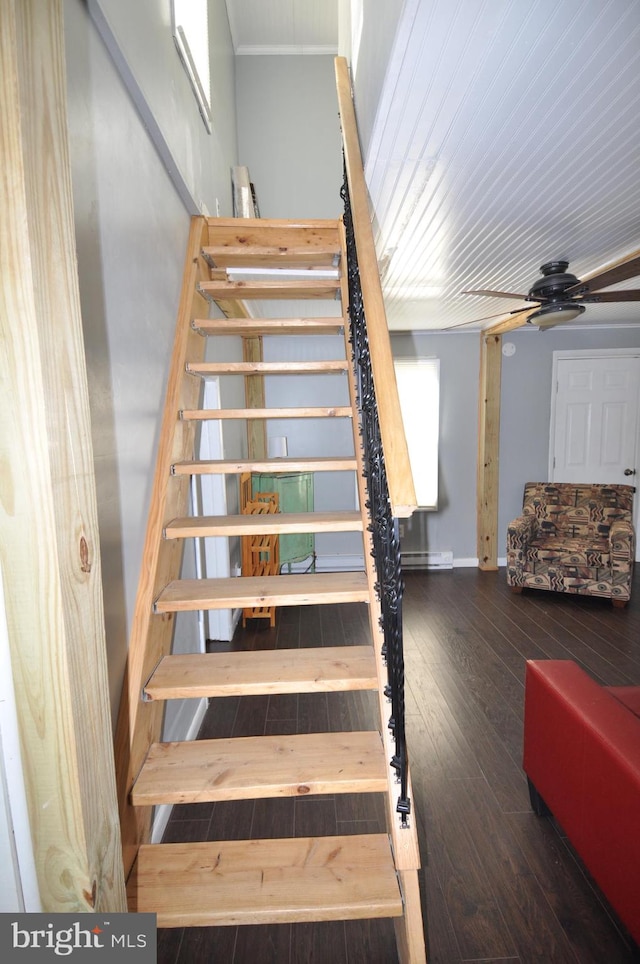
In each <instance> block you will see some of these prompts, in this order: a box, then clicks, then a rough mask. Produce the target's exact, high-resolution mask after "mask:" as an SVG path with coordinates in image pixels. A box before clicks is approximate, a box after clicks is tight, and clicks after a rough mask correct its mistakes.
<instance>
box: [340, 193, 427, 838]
mask: <svg viewBox="0 0 640 964" xmlns="http://www.w3.org/2000/svg"><path fill="white" fill-rule="evenodd" d="M340 195H341V197H342V199H343V201H344V209H345V214H344V225H345V234H346V243H347V273H348V284H349V321H350V339H351V349H352V354H353V365H354V372H355V377H356V385H357V394H358V408H359V412H360V436H361V440H362V450H363V457H364V475H365V479H366V483H367V492H368V502H367V508H368V510H369V514H370V517H371V524H370V526H369V530H370V532H371V535H372V541H373V553H372V555H373V558H374V561H375V567H376V573H377V582H376V592H377V593H378V597H379V599H380V608H381V617H380V624H381V628H382V632H383V646H382V652H383V655H384V657H385V661H386V665H387V685H386V687H385V695H386V696H387V698H388V699H389V700H390V703H391V716H390V718H389V728H390V730H391V731H392V733H393V738H394V741H395V753H394V755H393V758H392V760H391V766H392V767H393V768H394V769H395V771H396V777H397V780H398V782H399V784H400V796H399V798H398V802H397V807H396V809H397V811H398V813H399V814H400V815H401V820H402V824H403V826H407V824H408V816H409V813H410V810H411V802H410V800H409V796H408V787H407V784H408V760H407V744H406V734H405V704H404V656H403V644H402V594H403V590H404V585H403V581H402V572H401V568H400V543H399V540H398V530H397V523H396V521H395V520H394V518H393V515H392V512H391V503H390V500H389V488H388V484H387V474H386V470H385V464H384V452H383V449H382V439H381V435H380V423H379V421H378V409H377V406H376V393H375V387H374V383H373V372H372V368H371V358H370V354H369V339H368V336H367V326H366V320H365V315H364V304H363V300H362V289H361V287H360V273H359V269H358V257H357V253H356V244H355V235H354V228H353V219H352V215H351V202H350V199H349V188H348V185H347V179H346V176H345V180H344V184H343V187H342V190H341V192H340Z"/></svg>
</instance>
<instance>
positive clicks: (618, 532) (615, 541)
mask: <svg viewBox="0 0 640 964" xmlns="http://www.w3.org/2000/svg"><path fill="white" fill-rule="evenodd" d="M609 546H610V549H611V560H612V565H613V568H614V569H615V568H617V567H619V566H620V565H621V564H624V565H626V566H628V565H629V562H633V559H634V557H635V531H634V528H633V523H631V522H628V521H627V520H625V519H619V520H618V521H617V522H614V523H612V525H611V528H610V529H609Z"/></svg>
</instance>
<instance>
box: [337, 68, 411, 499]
mask: <svg viewBox="0 0 640 964" xmlns="http://www.w3.org/2000/svg"><path fill="white" fill-rule="evenodd" d="M335 71H336V85H337V90H338V110H339V112H340V123H341V126H342V142H343V147H344V158H345V166H346V173H347V185H348V187H349V197H350V199H351V211H352V216H353V227H354V234H355V241H356V251H357V254H358V265H359V268H360V285H361V288H362V300H363V303H364V311H365V317H366V324H367V334H368V339H369V350H370V353H371V367H372V370H373V380H374V385H375V390H376V401H377V406H378V418H379V420H380V434H381V436H382V446H383V449H384V458H385V467H386V472H387V483H388V486H389V498H390V501H391V510H392V512H393V515H394V516H396V517H399V518H406V517H408V516H410V515H411V514H412V513H413V512H414V510H415V509H416V508H417V503H416V493H415V488H414V485H413V476H412V474H411V464H410V462H409V450H408V448H407V440H406V436H405V432H404V424H403V422H402V413H401V411H400V400H399V398H398V386H397V382H396V373H395V369H394V367H393V355H392V353H391V341H390V338H389V327H388V325H387V316H386V313H385V309H384V300H383V297H382V286H381V284H380V274H379V271H378V259H377V257H376V249H375V244H374V240H373V230H372V228H371V217H370V212H369V200H368V192H367V185H366V182H365V179H364V170H363V166H362V154H361V151H360V142H359V139H358V129H357V125H356V115H355V110H354V106H353V99H352V96H351V79H350V75H349V66H348V64H347V61H346V60H345V58H344V57H336V59H335Z"/></svg>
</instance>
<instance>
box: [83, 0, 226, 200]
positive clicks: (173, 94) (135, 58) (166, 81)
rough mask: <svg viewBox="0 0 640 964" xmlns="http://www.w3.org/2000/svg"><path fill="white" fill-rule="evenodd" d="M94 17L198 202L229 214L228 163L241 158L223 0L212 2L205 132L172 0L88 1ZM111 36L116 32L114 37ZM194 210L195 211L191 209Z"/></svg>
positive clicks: (168, 158)
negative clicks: (179, 46)
mask: <svg viewBox="0 0 640 964" xmlns="http://www.w3.org/2000/svg"><path fill="white" fill-rule="evenodd" d="M88 3H89V9H90V11H91V12H92V14H93V15H94V17H95V20H96V23H97V24H98V25H99V27H100V29H101V30H102V32H103V33H104V34H105V36H106V37H107V41H108V43H109V45H110V49H111V48H112V43H113V45H115V50H114V52H115V55H116V57H118V58H122V60H123V61H124V70H125V72H126V73H127V72H130V73H131V75H132V78H133V81H134V83H135V85H136V86H137V88H138V90H139V96H140V98H141V105H140V106H141V107H142V109H143V110H148V112H149V114H150V115H151V120H152V122H153V124H154V125H157V127H158V130H159V132H160V134H161V136H162V138H163V139H164V141H165V143H166V148H167V151H168V157H167V161H168V163H170V164H172V165H174V166H175V168H176V170H177V171H178V172H179V175H180V176H181V177H182V179H183V180H184V182H185V184H186V186H187V188H188V190H189V191H190V193H191V195H192V197H193V199H194V201H195V204H196V207H197V209H198V210H200V209H201V204H202V203H204V205H205V206H206V208H207V210H208V211H209V213H210V214H212V215H215V214H216V200H218V201H219V202H220V213H221V214H222V215H223V216H229V215H230V214H231V177H230V168H231V166H232V165H233V164H235V163H237V162H236V160H235V157H236V146H237V145H236V129H235V90H234V85H235V79H234V62H235V56H234V53H233V46H232V43H231V35H230V31H229V24H228V20H227V11H226V6H225V2H224V0H209V6H208V10H209V41H210V57H211V63H210V66H211V109H212V115H213V125H212V126H213V132H212V133H211V134H208V133H207V130H206V128H205V126H204V123H203V121H202V119H201V117H200V113H199V110H198V106H197V104H196V101H195V97H194V96H193V92H192V90H191V86H190V83H189V79H188V77H187V74H186V72H185V70H184V68H183V66H182V63H181V61H180V59H179V57H178V54H177V51H176V48H175V44H174V41H173V35H172V32H171V12H170V4H169V0H135V2H133V3H132V2H131V0H88ZM111 38H113V39H112V40H111ZM191 213H196V212H195V211H192V212H191Z"/></svg>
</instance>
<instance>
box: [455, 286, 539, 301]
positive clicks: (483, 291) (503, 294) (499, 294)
mask: <svg viewBox="0 0 640 964" xmlns="http://www.w3.org/2000/svg"><path fill="white" fill-rule="evenodd" d="M460 294H461V295H488V296H489V298H517V299H518V301H526V300H527V297H528V296H527V295H515V294H512V293H511V292H510V291H491V289H490V288H480V289H479V290H478V291H461V292H460Z"/></svg>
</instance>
